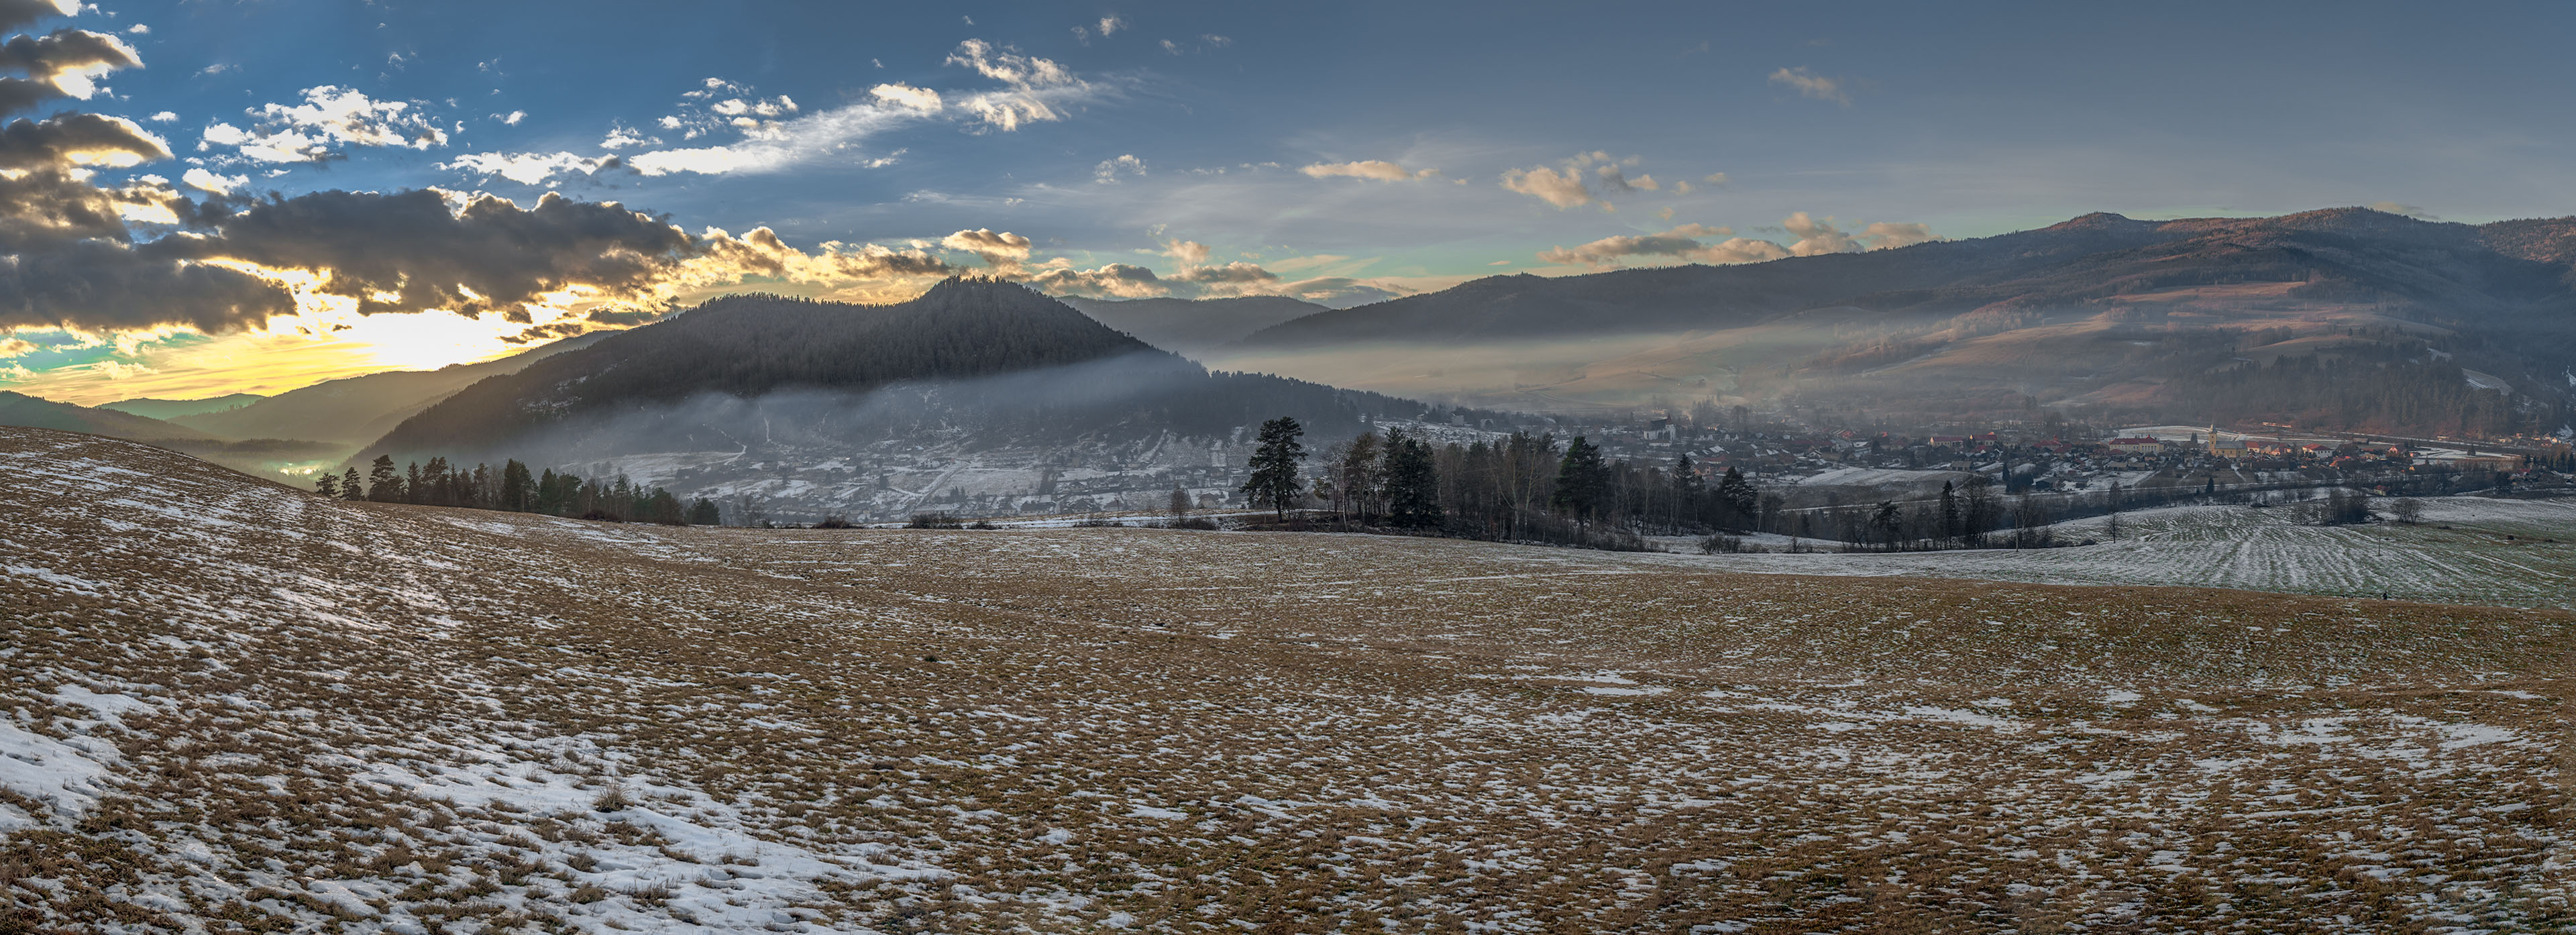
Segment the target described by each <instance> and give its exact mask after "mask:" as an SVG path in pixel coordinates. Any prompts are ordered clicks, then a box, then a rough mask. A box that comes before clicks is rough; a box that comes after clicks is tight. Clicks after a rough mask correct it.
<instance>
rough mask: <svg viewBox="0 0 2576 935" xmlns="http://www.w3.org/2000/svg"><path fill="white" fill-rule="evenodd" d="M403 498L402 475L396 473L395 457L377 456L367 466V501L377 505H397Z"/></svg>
mask: <svg viewBox="0 0 2576 935" xmlns="http://www.w3.org/2000/svg"><path fill="white" fill-rule="evenodd" d="M402 498H403V488H402V475H401V474H397V473H395V472H394V456H392V455H377V456H376V460H375V461H374V462H373V463H371V464H369V465H367V499H369V500H373V501H376V502H377V503H396V502H399V501H401V500H402Z"/></svg>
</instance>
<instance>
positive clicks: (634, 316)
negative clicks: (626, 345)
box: [582, 308, 662, 328]
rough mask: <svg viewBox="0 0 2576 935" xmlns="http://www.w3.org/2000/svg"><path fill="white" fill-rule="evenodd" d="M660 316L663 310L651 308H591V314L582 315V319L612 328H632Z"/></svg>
mask: <svg viewBox="0 0 2576 935" xmlns="http://www.w3.org/2000/svg"><path fill="white" fill-rule="evenodd" d="M660 317H662V313H661V312H657V311H653V310H651V309H642V308H628V309H608V308H594V309H591V310H590V314H588V315H584V316H582V320H583V321H587V322H592V323H594V324H601V325H607V326H609V327H612V328H631V327H634V326H636V325H641V324H646V323H649V322H651V321H653V320H654V319H657V318H660Z"/></svg>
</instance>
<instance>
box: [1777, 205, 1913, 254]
mask: <svg viewBox="0 0 2576 935" xmlns="http://www.w3.org/2000/svg"><path fill="white" fill-rule="evenodd" d="M1780 226H1782V227H1785V228H1787V229H1788V230H1789V233H1791V234H1793V235H1795V236H1797V238H1798V242H1796V243H1793V244H1790V245H1789V252H1790V253H1794V254H1796V255H1798V256H1817V255H1820V254H1826V253H1859V252H1861V251H1863V250H1893V249H1895V248H1897V247H1909V246H1913V245H1915V244H1918V243H1926V242H1929V241H1934V240H1939V239H1941V238H1939V237H1936V236H1933V234H1932V227H1931V225H1928V224H1897V223H1891V222H1887V221H1880V222H1878V223H1875V224H1871V225H1869V226H1867V227H1863V228H1861V230H1860V233H1857V234H1852V233H1846V232H1844V231H1843V230H1842V229H1841V228H1838V227H1836V226H1835V225H1834V219H1833V218H1830V217H1829V218H1826V219H1824V220H1821V221H1819V220H1816V219H1815V218H1812V217H1809V216H1808V215H1807V212H1804V211H1800V212H1797V213H1795V214H1791V215H1789V217H1788V218H1787V219H1786V220H1783V221H1781V222H1780Z"/></svg>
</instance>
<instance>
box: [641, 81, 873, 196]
mask: <svg viewBox="0 0 2576 935" xmlns="http://www.w3.org/2000/svg"><path fill="white" fill-rule="evenodd" d="M889 87H892V88H900V87H901V86H899V85H888V86H881V87H880V89H879V90H880V91H882V90H883V89H884V88H889ZM887 102H892V103H891V104H889V103H887ZM919 107H920V99H919V98H918V96H909V95H904V94H902V93H900V92H898V93H896V94H894V95H891V96H889V95H885V94H871V95H870V99H869V100H865V101H861V102H858V103H855V104H850V105H848V106H844V107H839V108H835V109H832V110H827V111H822V112H819V113H814V114H809V115H806V116H804V117H799V118H796V119H793V120H773V121H759V120H756V118H752V117H748V116H746V117H744V118H743V119H745V120H753V121H754V124H753V125H752V126H748V127H745V128H744V138H743V139H742V140H741V141H740V142H736V143H731V144H726V145H721V146H704V147H696V148H690V149H666V150H659V151H655V152H648V153H638V154H636V155H635V156H634V157H633V158H630V159H628V160H627V164H628V165H631V166H634V167H635V169H636V171H639V172H642V173H644V174H645V175H670V174H672V173H676V172H694V173H698V174H701V175H718V174H723V173H728V172H749V173H759V172H775V171H778V170H781V169H786V168H789V167H791V166H796V165H801V164H805V163H809V162H815V161H819V160H822V159H825V158H828V157H834V156H852V155H856V154H855V153H853V152H851V150H853V149H855V148H856V147H857V146H858V144H859V142H860V141H862V140H865V139H867V138H868V137H871V136H875V135H877V134H878V133H880V132H883V131H884V130H886V129H887V128H890V127H893V126H896V125H899V124H902V123H905V122H908V121H911V120H915V119H918V118H920V117H921V116H923V115H924V111H922V110H921V109H919ZM666 119H667V118H666Z"/></svg>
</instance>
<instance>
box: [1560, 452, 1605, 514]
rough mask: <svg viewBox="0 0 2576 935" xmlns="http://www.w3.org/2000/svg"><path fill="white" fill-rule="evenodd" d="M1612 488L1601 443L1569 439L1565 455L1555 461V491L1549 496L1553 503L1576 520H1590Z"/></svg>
mask: <svg viewBox="0 0 2576 935" xmlns="http://www.w3.org/2000/svg"><path fill="white" fill-rule="evenodd" d="M1609 490H1610V466H1609V465H1608V464H1606V463H1604V462H1603V461H1602V460H1601V448H1600V446H1598V445H1594V444H1592V443H1591V442H1589V441H1586V440H1584V438H1583V436H1581V435H1577V436H1574V440H1573V441H1571V442H1568V443H1566V446H1565V457H1563V458H1560V459H1558V460H1557V462H1556V495H1555V496H1553V497H1550V498H1549V503H1550V505H1552V506H1555V507H1556V508H1557V510H1558V512H1561V513H1564V514H1565V515H1567V516H1571V517H1574V518H1575V519H1577V520H1590V519H1591V518H1592V516H1593V514H1594V513H1596V512H1598V511H1599V510H1600V509H1601V501H1602V499H1603V497H1604V496H1605V495H1606V494H1608V493H1609Z"/></svg>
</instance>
